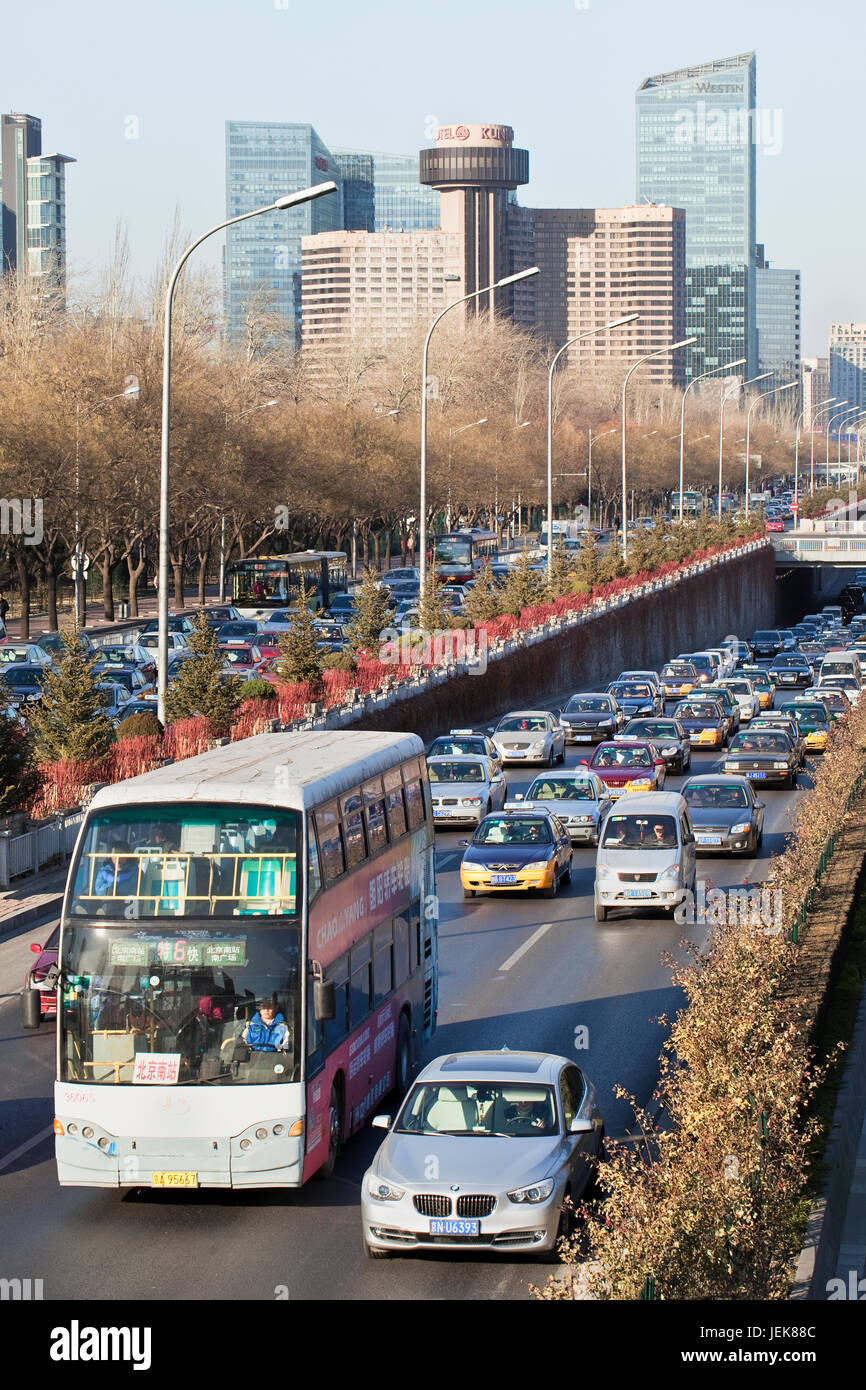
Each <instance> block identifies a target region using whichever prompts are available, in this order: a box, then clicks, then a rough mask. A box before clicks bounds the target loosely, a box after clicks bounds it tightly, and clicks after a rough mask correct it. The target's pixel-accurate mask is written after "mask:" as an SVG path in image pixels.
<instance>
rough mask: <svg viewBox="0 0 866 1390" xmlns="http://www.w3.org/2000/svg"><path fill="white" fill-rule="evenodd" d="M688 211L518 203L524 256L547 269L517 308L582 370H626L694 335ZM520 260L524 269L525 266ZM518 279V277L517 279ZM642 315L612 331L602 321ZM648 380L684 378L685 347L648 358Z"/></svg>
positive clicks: (670, 382)
mask: <svg viewBox="0 0 866 1390" xmlns="http://www.w3.org/2000/svg"><path fill="white" fill-rule="evenodd" d="M685 223H686V219H685V214H684V213H683V211H682V209H681V208H665V207H648V206H646V205H645V204H644V205H643V206H638V207H625V208H511V209H509V237H510V238H513V239H515V241H516V243H517V244H519V246H520V251H519V253H518V254H515V255H514V257H513V260H514V261H515V262H518V261H519V265H527V264H528V265H537V266H538V267H539V270H540V271H541V274H540V275H539V276H538V277H537V279H533V280H528V281H527V282H526V283H527V286H529V285H533V286H534V295H533V298H532V300H531V301H530V300H529V299H528V298H527V299H526V300H525V301H521V302H520V303H516V304H515V309H514V318H515V320H516V321H517V322H519V323H522V324H523V325H524V326H525V327H527V328H533V329H535V331H536V332H537V333H538V334H539V335H540V336H542V337H544V338H545V339H547V341H548V342H549V343H550V345H551V347H554V348H559V347H561V346H562V345H563V343H565V342H567V341H568V340H569V339H570V338H575V337H577V335H578V334H581V333H586V334H589V335H591V336H588V337H586V338H584V339H583V341H582V342H580V343H575V344H574V345H573V346H572V347H571V348H569V349H568V353H567V355H566V362H567V364H568V365H575V366H577V367H579V368H580V369H581V370H587V371H597V370H603V369H605V370H606V369H611V370H613V369H616V370H621V369H622V368H623V366H624V365H625V364H626V363H627V362H633V361H635V360H636V359H637V358H638V357H642V356H644V355H645V354H647V353H650V352H654V351H655V349H656V348H661V347H665V346H666V345H667V344H669V343H673V342H677V341H678V340H679V339H680V338H683V337H685V336H686V335H685V332H684V323H685V244H686V243H685V239H686V226H685ZM519 265H515V267H514V268H515V269H517V268H519ZM515 288H518V287H515ZM630 313H639V314H640V318H639V319H638V320H637V321H636V322H635V323H632V324H628V325H626V326H625V327H624V328H620V329H615V330H614V331H613V332H611V333H595V332H594V330H595V329H597V328H600V327H601V326H602V325H603V324H605V323H609V322H611V321H612V320H613V319H617V318H622V317H623V316H624V315H626V314H630ZM642 370H643V377H642V379H643V380H644V381H649V382H652V383H654V384H658V385H667V386H682V385H684V352H683V351H682V350H681V351H680V352H677V353H675V354H672V355H671V354H668V355H665V356H660V357H658V358H655V359H653V361H651V362H648V363H647V364H646V367H645V368H643V369H642Z"/></svg>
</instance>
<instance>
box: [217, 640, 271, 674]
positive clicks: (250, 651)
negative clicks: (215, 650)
mask: <svg viewBox="0 0 866 1390" xmlns="http://www.w3.org/2000/svg"><path fill="white" fill-rule="evenodd" d="M219 650H220V654H221V656H222V659H223V661H224V662H225V663H226V665H228V666H231V667H233V669H234V670H235V671H256V672H259V671H261V670H263V669H264V666H265V657H264V655H263V653H262V652H261V651H260V650H259V648H258V647H257V646H252V645H251V644H250V643H249V642H220V644H219Z"/></svg>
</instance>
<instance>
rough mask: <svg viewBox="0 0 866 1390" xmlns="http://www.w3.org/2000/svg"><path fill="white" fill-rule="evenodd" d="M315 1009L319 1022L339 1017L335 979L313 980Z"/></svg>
mask: <svg viewBox="0 0 866 1390" xmlns="http://www.w3.org/2000/svg"><path fill="white" fill-rule="evenodd" d="M313 1009H314V1012H315V1015H316V1022H317V1023H326V1022H327V1021H328V1020H329V1019H332V1018H336V1017H337V999H336V994H335V991H334V981H333V980H314V981H313Z"/></svg>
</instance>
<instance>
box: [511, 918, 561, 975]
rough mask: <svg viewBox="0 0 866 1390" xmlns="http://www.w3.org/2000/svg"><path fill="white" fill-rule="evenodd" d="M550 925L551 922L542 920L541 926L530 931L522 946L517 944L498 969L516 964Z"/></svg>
mask: <svg viewBox="0 0 866 1390" xmlns="http://www.w3.org/2000/svg"><path fill="white" fill-rule="evenodd" d="M552 926H553V923H552V922H542V924H541V926H540V927H538V928H537V929H536V930H535V931H534V932H533V933H532V935H531V936H530V937H529V938H528V940H526V941H524V943H523V945H522V946H518V948H517V950H516V951H514V952H513V953H512V954H511V955H510V956H509V957H508V960H506V961H503V962H502V964H501V965H500V967H499V969H500V970H501V971H506V970H510V969H511V967H512V965H516V964H517V962H518V961H519V960H522V959H523V957H524V956H525V955H526V952H527V951H531V950H532V948H533V946H534V945H535V943H536V941H540V940H541V938H542V937H543V936H544V934H545V932H549V931H550V928H551V927H552Z"/></svg>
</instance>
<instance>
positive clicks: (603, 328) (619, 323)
mask: <svg viewBox="0 0 866 1390" xmlns="http://www.w3.org/2000/svg"><path fill="white" fill-rule="evenodd" d="M639 318H640V314H638V313H634V314H624V315H623V316H622V318H618V319H612V320H611V322H610V323H601V324H599V325H598V327H597V328H588V329H586V330H585V331H584V332H583V333H576V334H575V335H574V337H573V338H568V339H567V340H566V341H565V342H564V343H563V345H562V347H561V348H558V349H557V351H556V352H555V353H554V354H553V357H552V358H551V360H550V366H549V367H548V369H547V580H548V583H549V582H550V578H551V575H552V574H553V373H554V371H555V369H556V364H557V362H558V361H559V359H560V357H561V356H562V354H563V353H564V352H565V351H566V349H567V348H570V347H571V346H572V344H574V343H579V342H580V341H581V339H583V338H592V337H594V336H595V334H596V333H609V332H610V331H611V330H612V329H614V328H622V327H624V325H625V324H627V323H634V322H635V321H636V320H637V319H639Z"/></svg>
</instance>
